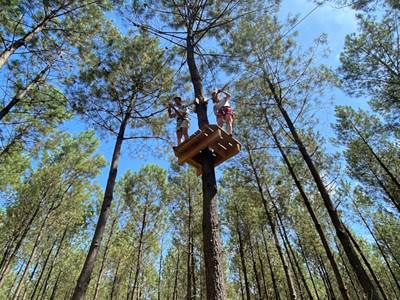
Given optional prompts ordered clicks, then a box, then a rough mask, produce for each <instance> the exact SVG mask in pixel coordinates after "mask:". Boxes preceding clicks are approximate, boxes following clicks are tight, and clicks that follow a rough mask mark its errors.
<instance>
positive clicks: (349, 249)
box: [266, 78, 380, 300]
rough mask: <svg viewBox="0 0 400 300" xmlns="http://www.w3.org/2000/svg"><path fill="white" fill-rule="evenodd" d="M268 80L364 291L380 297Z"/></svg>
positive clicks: (376, 297) (372, 296)
mask: <svg viewBox="0 0 400 300" xmlns="http://www.w3.org/2000/svg"><path fill="white" fill-rule="evenodd" d="M266 80H267V83H268V85H269V88H270V90H271V92H272V94H273V96H274V99H275V102H276V104H277V106H278V109H279V111H280V112H281V114H282V116H283V118H284V119H285V122H286V124H287V126H288V128H289V130H290V132H291V134H292V137H293V139H294V141H295V143H296V145H297V147H298V150H299V152H300V153H301V155H302V157H303V159H304V161H305V163H306V164H307V167H308V169H309V171H310V173H311V175H312V177H313V178H314V181H315V183H316V185H317V188H318V190H319V193H320V195H321V197H322V200H323V202H324V205H325V207H326V209H327V211H328V214H329V217H330V218H331V221H332V224H333V226H334V227H335V230H336V235H337V237H338V238H339V240H340V243H341V244H342V246H343V249H344V251H345V253H346V255H347V257H348V259H349V262H350V264H351V266H352V268H353V270H354V272H355V274H356V275H357V278H358V281H359V282H360V284H361V286H362V287H363V289H364V292H365V294H366V295H367V297H368V299H371V300H378V299H380V297H379V294H378V291H377V290H376V288H375V287H374V285H373V283H372V281H371V279H370V278H369V276H368V274H367V273H366V271H365V270H364V268H363V266H362V264H361V261H360V259H359V258H358V256H357V253H356V251H355V249H354V248H353V246H352V244H351V241H350V238H349V236H348V235H347V233H346V231H345V230H344V227H343V223H342V221H341V219H340V217H339V214H338V212H337V210H336V208H335V206H334V205H333V203H332V200H331V198H330V196H329V193H328V191H327V189H326V188H325V185H324V183H323V181H322V179H321V176H320V174H319V172H318V170H317V168H316V167H315V165H314V163H313V161H312V159H311V156H310V155H309V153H308V151H307V149H306V148H305V146H304V144H303V142H302V140H301V138H300V136H299V135H298V133H297V130H296V128H295V127H294V124H293V122H292V120H291V119H290V117H289V115H288V113H287V112H286V110H285V109H284V107H283V106H282V102H281V99H280V98H279V97H278V95H277V94H276V91H275V87H274V85H273V84H272V82H271V81H270V80H269V79H268V78H266Z"/></svg>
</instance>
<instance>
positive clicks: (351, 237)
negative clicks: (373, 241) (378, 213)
mask: <svg viewBox="0 0 400 300" xmlns="http://www.w3.org/2000/svg"><path fill="white" fill-rule="evenodd" d="M344 228H345V229H346V231H347V234H348V235H349V237H350V239H351V241H352V242H353V245H354V247H356V249H357V251H358V254H360V256H361V258H362V260H363V262H364V264H365V266H366V267H367V269H368V271H369V272H370V273H371V276H372V278H373V279H374V281H375V283H376V285H377V287H378V289H379V291H380V292H381V294H382V297H383V299H385V300H389V298H388V296H387V295H386V293H385V291H384V289H383V287H382V285H381V282H380V280H379V279H378V277H377V276H376V274H375V272H374V269H373V268H372V266H371V264H370V263H369V261H368V259H367V257H366V256H365V255H364V252H363V251H362V249H361V247H360V245H359V244H358V242H357V241H356V239H355V238H354V237H353V235H352V234H351V232H350V231H349V229H348V228H347V226H345V227H344Z"/></svg>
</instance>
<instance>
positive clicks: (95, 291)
mask: <svg viewBox="0 0 400 300" xmlns="http://www.w3.org/2000/svg"><path fill="white" fill-rule="evenodd" d="M118 217H119V213H118V208H117V214H116V216H115V218H114V219H113V221H112V223H111V227H110V234H109V235H108V238H107V241H106V245H105V248H104V253H103V259H102V260H101V265H100V270H99V274H98V275H97V279H96V285H95V288H94V295H93V300H96V299H97V294H98V292H99V285H100V281H101V277H102V275H103V269H104V265H105V263H106V260H107V256H108V249H109V246H110V242H111V239H112V236H113V233H114V228H115V224H116V223H117V220H118Z"/></svg>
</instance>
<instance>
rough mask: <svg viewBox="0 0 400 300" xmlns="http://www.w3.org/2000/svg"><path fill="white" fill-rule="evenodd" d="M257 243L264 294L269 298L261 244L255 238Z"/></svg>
mask: <svg viewBox="0 0 400 300" xmlns="http://www.w3.org/2000/svg"><path fill="white" fill-rule="evenodd" d="M255 243H256V250H257V257H258V262H259V263H260V270H261V276H262V281H263V288H264V294H265V298H266V299H267V300H268V299H269V295H268V290H267V281H266V280H265V270H264V263H263V261H262V258H261V253H260V245H259V244H258V242H257V240H255Z"/></svg>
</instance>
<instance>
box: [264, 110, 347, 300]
mask: <svg viewBox="0 0 400 300" xmlns="http://www.w3.org/2000/svg"><path fill="white" fill-rule="evenodd" d="M265 119H266V123H267V126H268V130H269V132H270V133H271V135H272V138H273V140H274V142H275V145H276V146H277V147H278V150H279V152H280V154H281V156H282V158H283V160H284V162H285V164H286V166H287V168H288V170H289V173H290V175H291V177H292V179H293V181H294V183H295V185H296V187H297V189H298V191H299V193H300V195H301V198H302V199H303V201H304V205H305V206H306V208H307V211H308V213H309V214H310V216H311V220H312V221H313V223H314V227H315V229H316V230H317V233H318V236H319V238H320V240H321V242H322V245H323V247H324V250H325V252H326V256H327V257H328V260H329V263H330V265H331V267H332V270H333V273H334V274H335V279H336V282H337V283H338V286H339V290H340V293H341V295H342V297H343V299H344V300H350V298H349V295H348V293H347V288H346V286H345V284H344V281H343V278H342V275H341V273H340V270H339V267H338V265H337V263H336V260H335V257H334V256H333V253H332V251H331V248H330V246H329V244H328V241H327V239H326V237H325V233H324V231H323V230H322V226H321V224H320V223H319V221H318V218H317V216H316V215H315V212H314V209H313V208H312V206H311V202H310V200H309V199H308V196H307V195H306V193H305V191H304V188H303V185H302V184H301V182H300V180H299V179H298V177H297V174H296V172H295V170H294V168H293V166H292V164H291V162H290V160H289V158H288V157H287V155H286V152H285V151H284V150H283V147H282V145H281V142H280V141H279V139H278V137H277V135H276V133H275V132H274V130H273V128H272V125H271V123H270V121H269V119H268V117H267V116H266V117H265Z"/></svg>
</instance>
